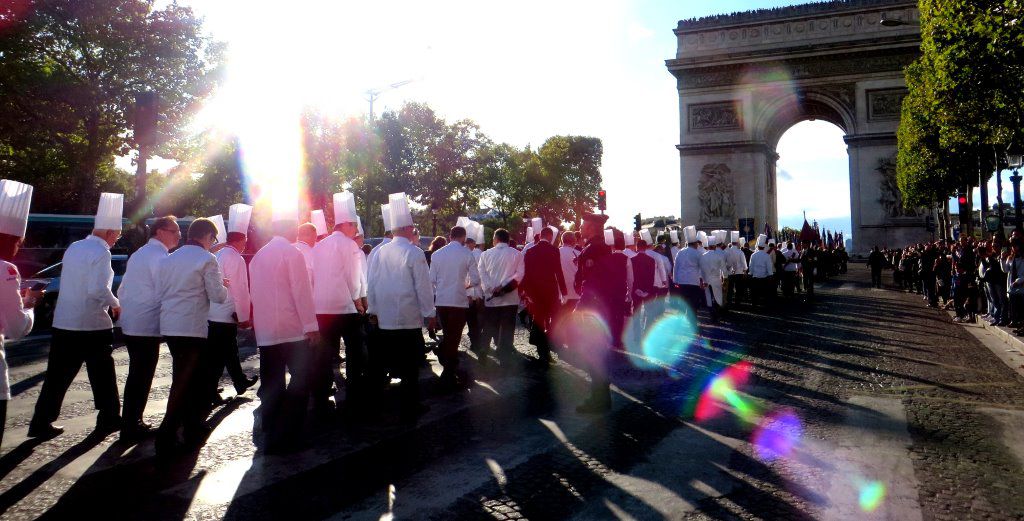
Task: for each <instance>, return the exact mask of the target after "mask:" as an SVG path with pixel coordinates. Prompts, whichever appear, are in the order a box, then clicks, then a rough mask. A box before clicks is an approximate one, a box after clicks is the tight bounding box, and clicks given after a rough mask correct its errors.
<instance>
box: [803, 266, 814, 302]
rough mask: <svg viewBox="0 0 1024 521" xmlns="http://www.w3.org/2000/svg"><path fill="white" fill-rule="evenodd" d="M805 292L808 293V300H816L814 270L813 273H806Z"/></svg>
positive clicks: (804, 276)
mask: <svg viewBox="0 0 1024 521" xmlns="http://www.w3.org/2000/svg"><path fill="white" fill-rule="evenodd" d="M803 279H804V291H805V292H807V300H812V299H814V270H811V273H807V272H804V274H803Z"/></svg>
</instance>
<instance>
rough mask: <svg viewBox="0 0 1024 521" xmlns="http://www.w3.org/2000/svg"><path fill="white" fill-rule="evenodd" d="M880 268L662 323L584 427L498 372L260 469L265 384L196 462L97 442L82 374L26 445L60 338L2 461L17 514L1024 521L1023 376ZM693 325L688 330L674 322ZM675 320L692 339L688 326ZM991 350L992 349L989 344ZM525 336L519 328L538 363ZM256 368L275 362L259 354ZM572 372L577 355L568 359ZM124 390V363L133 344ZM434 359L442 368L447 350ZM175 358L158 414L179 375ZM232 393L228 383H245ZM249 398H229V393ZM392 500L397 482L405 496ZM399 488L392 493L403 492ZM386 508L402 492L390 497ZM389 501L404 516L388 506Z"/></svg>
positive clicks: (233, 406) (574, 380) (18, 355)
mask: <svg viewBox="0 0 1024 521" xmlns="http://www.w3.org/2000/svg"><path fill="white" fill-rule="evenodd" d="M867 279H868V277H867V273H866V271H864V269H863V267H862V266H853V267H852V270H851V273H850V274H849V275H847V276H845V277H842V278H840V279H836V280H833V281H830V282H828V283H826V284H825V285H824V287H822V288H819V302H818V304H817V305H816V306H815V307H813V308H808V307H806V306H805V305H803V304H796V303H794V304H787V303H783V302H780V303H779V304H777V305H776V306H774V308H773V309H774V310H775V311H774V313H775V314H774V316H770V317H766V316H764V315H763V314H762V312H761V311H760V310H751V309H749V308H741V309H738V310H735V311H734V312H733V313H732V314H731V315H730V316H728V317H726V318H725V319H723V320H722V322H720V323H719V324H717V325H715V326H712V327H706V328H704V330H703V335H704V338H702V339H699V340H696V341H694V342H692V343H690V344H686V343H684V342H682V341H681V340H680V339H681V338H685V335H679V334H675V333H673V332H672V331H668V330H669V329H672V328H667V327H662V328H654V330H655V331H658V333H656V335H654V336H657V335H665V336H664V337H658V338H652V337H649V338H647V341H646V342H645V343H643V344H642V345H639V346H636V347H635V348H634V351H636V353H635V356H631V357H628V358H629V360H631V361H632V363H629V362H621V363H619V364H617V365H616V367H615V369H614V372H613V375H612V376H613V381H614V382H615V398H614V407H613V410H612V412H611V413H610V414H608V415H607V416H604V417H601V416H594V415H580V414H577V413H576V412H575V405H576V404H577V403H579V401H581V400H582V398H583V397H584V396H585V394H586V392H587V381H586V379H585V376H584V374H583V373H582V372H580V371H579V370H578V369H576V368H575V367H574V366H573V365H572V364H570V363H567V362H566V361H565V360H563V361H560V362H559V364H558V365H557V366H555V367H552V368H551V369H550V370H549V371H547V372H546V373H545V372H541V371H539V370H537V369H531V368H520V367H518V364H516V367H514V368H512V369H506V370H501V369H500V368H497V367H494V366H492V367H490V368H486V369H479V368H476V367H475V362H474V360H473V359H472V358H470V357H468V356H467V357H466V358H465V363H466V364H467V366H468V367H470V368H473V369H474V371H475V374H476V377H477V382H476V383H475V384H474V385H473V386H471V388H470V389H469V390H468V391H465V392H462V393H457V394H440V393H438V392H436V391H434V390H433V387H432V382H433V374H432V373H431V372H428V371H427V370H426V369H424V370H423V371H422V373H421V381H422V382H423V383H424V386H425V387H426V388H427V389H426V390H425V392H424V397H425V402H426V403H428V404H429V405H430V406H431V410H430V411H429V412H428V413H427V414H426V415H425V416H424V417H423V418H421V420H420V421H419V423H418V424H417V425H416V426H408V425H403V424H402V423H401V422H399V421H398V418H397V417H396V416H395V415H394V414H393V412H392V411H390V410H388V411H383V412H382V414H380V415H378V416H376V417H374V418H372V419H370V420H367V421H365V422H361V423H356V422H353V421H349V420H344V419H341V420H338V421H336V422H333V423H330V424H327V425H316V424H313V423H311V424H310V425H309V426H308V427H309V439H310V444H309V447H308V448H307V449H305V450H303V451H301V452H299V453H297V454H294V455H289V456H263V455H262V454H260V453H258V452H257V449H256V448H255V446H254V445H253V440H252V424H253V411H254V410H255V409H256V408H257V406H258V399H257V398H256V396H255V393H254V392H253V391H250V392H249V393H247V394H246V395H245V396H243V397H241V398H237V399H234V400H232V401H230V402H229V403H228V404H227V405H225V406H223V407H220V408H218V409H217V410H216V411H215V412H214V413H213V415H212V417H211V422H212V423H213V424H215V425H216V428H215V430H214V432H213V434H212V436H211V438H210V440H209V442H208V443H207V444H206V446H204V447H203V448H202V449H201V450H200V451H198V452H197V453H195V454H191V455H187V456H184V457H182V458H181V459H180V460H179V461H176V462H174V463H173V464H171V465H169V466H158V465H157V464H156V461H155V460H154V458H153V445H152V441H147V442H144V443H142V444H140V445H138V446H131V445H126V444H122V443H120V442H118V441H117V435H116V434H115V435H110V436H108V437H106V438H105V439H101V438H99V437H96V436H89V434H90V432H91V429H92V426H93V423H94V411H93V405H92V399H91V393H90V389H89V385H88V381H87V379H86V376H85V371H84V370H83V371H82V372H81V374H80V375H79V378H78V380H76V382H75V384H74V385H73V386H72V389H71V391H69V393H68V395H67V399H66V400H65V406H64V409H63V411H62V417H61V419H60V421H59V422H58V423H61V424H63V425H64V426H65V427H67V432H66V433H65V434H64V435H62V436H60V437H58V438H56V439H53V440H49V441H45V442H41V443H40V442H36V441H32V440H27V439H26V438H25V433H26V426H27V423H28V420H29V417H30V414H31V409H32V407H33V406H34V404H35V399H36V397H37V395H38V392H39V388H40V386H41V383H42V380H41V374H42V373H43V371H44V370H45V362H46V361H45V347H46V345H45V338H44V339H43V341H36V342H34V343H22V344H19V345H15V346H12V347H11V349H10V358H11V359H12V365H13V367H12V369H11V376H12V381H13V382H14V386H13V387H14V393H15V396H14V400H13V401H12V402H11V404H10V410H9V413H8V421H7V429H8V431H7V433H6V434H5V439H4V445H3V448H2V455H0V477H2V481H0V512H2V516H3V518H4V519H20V518H36V517H40V516H46V517H53V518H67V517H70V516H72V515H76V516H81V515H83V514H85V515H96V516H99V515H102V516H104V518H110V519H125V518H134V519H183V518H189V519H192V518H195V519H206V518H220V517H229V518H245V519H250V518H262V519H320V518H335V519H380V518H381V517H382V516H386V515H388V514H389V513H390V514H392V515H393V516H394V517H395V518H398V519H401V518H406V519H411V518H415V519H465V518H470V519H473V518H479V519H519V518H531V519H607V518H614V517H620V518H624V519H628V518H634V519H662V518H684V519H685V518H695V519H707V518H715V519H748V518H765V519H794V518H796V519H799V518H817V519H901V520H903V519H922V518H923V519H968V518H972V519H977V518H993V519H1004V518H1018V517H1021V516H1024V494H1020V491H1021V490H1024V472H1022V468H1021V461H1022V459H1024V411H1022V409H1021V405H1022V404H1024V401H1022V398H1024V378H1022V377H1020V376H1018V375H1017V373H1016V372H1014V370H1012V369H1011V368H1009V367H1007V365H1006V364H1005V363H1003V362H1002V361H1000V359H999V358H998V357H997V356H996V355H995V354H994V352H993V350H1005V349H1006V344H1003V343H992V342H987V341H986V342H984V343H983V342H982V340H985V339H984V338H983V337H979V336H975V333H976V332H975V331H971V330H968V329H966V328H964V327H962V326H959V325H957V324H953V323H952V322H950V320H949V317H948V316H947V315H945V314H944V313H943V312H941V311H938V310H932V309H928V308H926V307H924V305H923V304H924V303H923V302H922V301H921V299H920V297H919V296H917V295H912V294H907V293H898V292H894V291H890V290H873V289H870V288H869V287H868V285H867V283H866V282H867ZM673 324H674V323H673ZM675 329H678V328H675ZM979 338H980V339H981V340H979ZM525 340H526V338H525V333H524V332H521V334H520V336H519V337H517V342H518V345H519V348H520V351H521V352H522V353H523V354H524V356H530V355H532V351H531V350H530V348H529V346H528V345H526V343H525ZM242 354H243V356H245V357H246V360H245V362H244V364H243V367H245V368H246V370H247V371H249V372H253V371H255V364H256V363H257V360H256V357H255V353H254V350H253V349H252V348H249V349H246V350H243V353H242ZM565 358H566V359H569V360H570V361H572V359H573V358H574V357H573V356H571V355H566V356H565ZM115 359H116V362H117V364H118V365H117V370H118V377H119V382H120V383H121V385H122V386H123V383H124V377H125V372H126V369H127V355H126V353H125V352H124V349H123V348H121V349H118V350H116V351H115ZM431 361H432V362H433V367H432V370H433V371H434V372H437V371H438V368H437V367H436V361H435V360H433V357H431ZM169 377H170V357H169V356H168V355H167V353H166V351H165V352H164V353H163V356H162V357H161V362H160V367H159V368H158V371H157V378H156V381H155V383H154V390H153V393H152V396H151V402H150V406H149V408H148V409H147V418H148V420H149V421H151V422H157V421H158V420H159V419H160V416H161V414H162V411H163V408H164V406H165V403H166V402H165V401H164V400H165V399H166V397H167V392H168V389H169V385H170V378H169ZM225 383H227V382H226V381H225ZM227 387H228V388H230V386H227ZM392 487H393V488H392ZM389 490H393V493H392V494H389ZM389 496H390V497H389ZM389 505H391V507H390V510H389Z"/></svg>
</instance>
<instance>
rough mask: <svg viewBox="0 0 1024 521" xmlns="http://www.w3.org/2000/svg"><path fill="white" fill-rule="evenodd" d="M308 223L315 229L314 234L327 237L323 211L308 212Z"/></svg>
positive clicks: (325, 219)
mask: <svg viewBox="0 0 1024 521" xmlns="http://www.w3.org/2000/svg"><path fill="white" fill-rule="evenodd" d="M309 222H311V223H313V226H315V227H316V234H317V235H318V236H319V235H327V218H326V217H324V211H323V210H313V211H312V212H309Z"/></svg>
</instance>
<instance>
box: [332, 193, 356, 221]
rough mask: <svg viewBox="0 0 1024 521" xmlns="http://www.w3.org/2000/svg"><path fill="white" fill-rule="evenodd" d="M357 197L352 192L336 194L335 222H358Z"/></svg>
mask: <svg viewBox="0 0 1024 521" xmlns="http://www.w3.org/2000/svg"><path fill="white" fill-rule="evenodd" d="M356 215H357V212H356V197H355V196H354V195H352V192H341V193H338V194H334V224H335V225H338V224H341V223H354V222H356Z"/></svg>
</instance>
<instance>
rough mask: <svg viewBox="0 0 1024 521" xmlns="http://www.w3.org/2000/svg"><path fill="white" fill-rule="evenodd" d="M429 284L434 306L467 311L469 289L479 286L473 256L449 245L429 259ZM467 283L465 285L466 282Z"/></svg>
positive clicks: (452, 243) (453, 245) (464, 248)
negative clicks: (432, 288) (431, 289)
mask: <svg viewBox="0 0 1024 521" xmlns="http://www.w3.org/2000/svg"><path fill="white" fill-rule="evenodd" d="M429 272H430V284H431V285H432V286H433V287H434V305H435V306H438V307H440V306H445V307H453V308H468V307H469V297H470V295H469V291H467V290H468V289H469V288H472V287H476V286H479V285H480V273H479V272H478V271H477V267H476V258H474V257H473V252H471V251H469V250H467V249H466V247H465V246H463V245H461V244H459V243H458V242H454V241H453V242H449V243H448V244H446V245H444V247H443V248H441V249H440V250H437V251H435V252H434V253H432V254H431V255H430V269H429ZM467 279H468V280H469V282H468V283H467V282H466V280H467Z"/></svg>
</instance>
